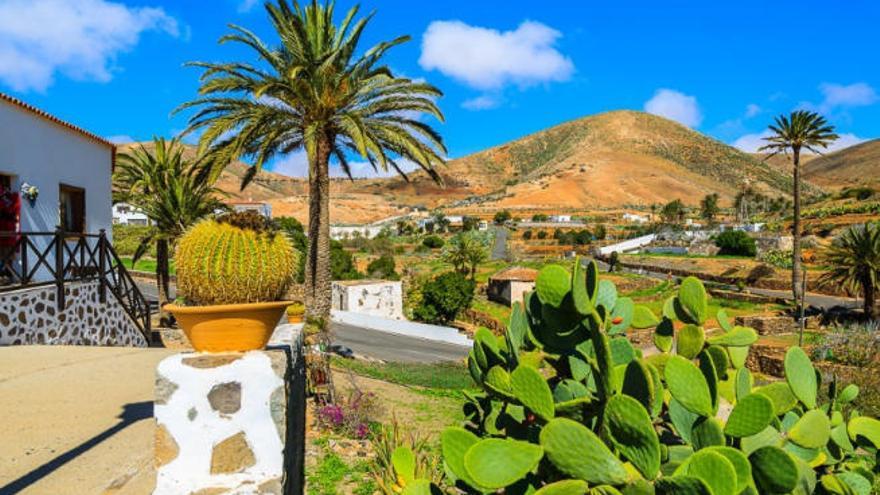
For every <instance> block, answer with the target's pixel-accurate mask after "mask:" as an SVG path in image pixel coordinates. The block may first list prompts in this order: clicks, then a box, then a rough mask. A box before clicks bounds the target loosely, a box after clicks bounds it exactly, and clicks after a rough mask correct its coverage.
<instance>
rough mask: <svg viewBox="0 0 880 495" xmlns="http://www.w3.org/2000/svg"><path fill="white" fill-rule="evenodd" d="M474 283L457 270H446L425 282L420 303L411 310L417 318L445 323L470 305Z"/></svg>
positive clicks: (429, 321) (428, 321)
mask: <svg viewBox="0 0 880 495" xmlns="http://www.w3.org/2000/svg"><path fill="white" fill-rule="evenodd" d="M475 288H476V283H475V282H474V281H473V280H471V279H469V278H467V277H466V276H464V275H462V274H461V273H458V272H447V273H444V274H442V275H439V276H437V277H436V278H434V279H433V280H431V281H429V282H427V283H425V285H424V286H422V290H421V298H422V300H421V303H420V304H419V306H417V307H416V308H415V310H414V311H413V316H415V318H416V319H417V320H420V321H424V322H427V323H437V324H446V323H449V322H451V321H453V320H455V318H456V317H457V316H458V313H459V312H460V311H462V310H463V309H465V308H467V307H469V306H470V305H471V300H472V299H473V297H474V289H475Z"/></svg>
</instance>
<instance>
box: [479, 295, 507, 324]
mask: <svg viewBox="0 0 880 495" xmlns="http://www.w3.org/2000/svg"><path fill="white" fill-rule="evenodd" d="M471 308H472V309H475V310H477V311H481V312H483V313H486V314H488V315H490V316H491V317H492V318H495V319H496V320H498V321H500V322H501V323H503V324H505V325H506V324H507V323H508V322H509V321H510V308H509V307H508V306H505V305H503V304H498V303H495V302H492V301H489V300H488V299H484V298H483V297H475V298H474V300H473V301H471Z"/></svg>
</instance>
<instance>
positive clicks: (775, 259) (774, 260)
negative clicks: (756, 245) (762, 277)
mask: <svg viewBox="0 0 880 495" xmlns="http://www.w3.org/2000/svg"><path fill="white" fill-rule="evenodd" d="M791 256H792V254H791V251H785V250H782V249H770V250H767V251H764V252H763V253H761V255H760V256H759V257H758V259H759V260H760V261H763V262H764V263H767V264H768V265H773V266H775V267H776V268H782V269H785V270H788V269H790V268H791V264H792V260H791Z"/></svg>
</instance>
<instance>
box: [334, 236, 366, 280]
mask: <svg viewBox="0 0 880 495" xmlns="http://www.w3.org/2000/svg"><path fill="white" fill-rule="evenodd" d="M330 275H331V276H332V277H333V280H356V279H359V278H361V274H360V273H358V271H357V267H355V266H354V259H353V258H352V256H351V253H349V252H348V251H346V250H345V248H343V246H342V243H341V242H339V241H331V242H330Z"/></svg>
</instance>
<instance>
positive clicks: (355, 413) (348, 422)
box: [317, 390, 379, 439]
mask: <svg viewBox="0 0 880 495" xmlns="http://www.w3.org/2000/svg"><path fill="white" fill-rule="evenodd" d="M378 409H379V405H378V400H377V398H376V394H373V393H371V392H366V393H365V392H362V391H360V390H353V391H352V392H351V393H350V394H349V396H348V398H347V400H345V401H344V402H340V403H338V404H327V405H326V406H323V407H321V408H320V409H318V415H317V416H318V424H319V425H321V426H322V427H324V428H327V429H329V430H332V431H334V432H336V433H339V434H342V435H345V436H348V437H353V438H357V439H364V438H366V437H367V436H368V435H369V434H370V423H372V422H373V421H374V420H375V417H376V415H377V414H378Z"/></svg>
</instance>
